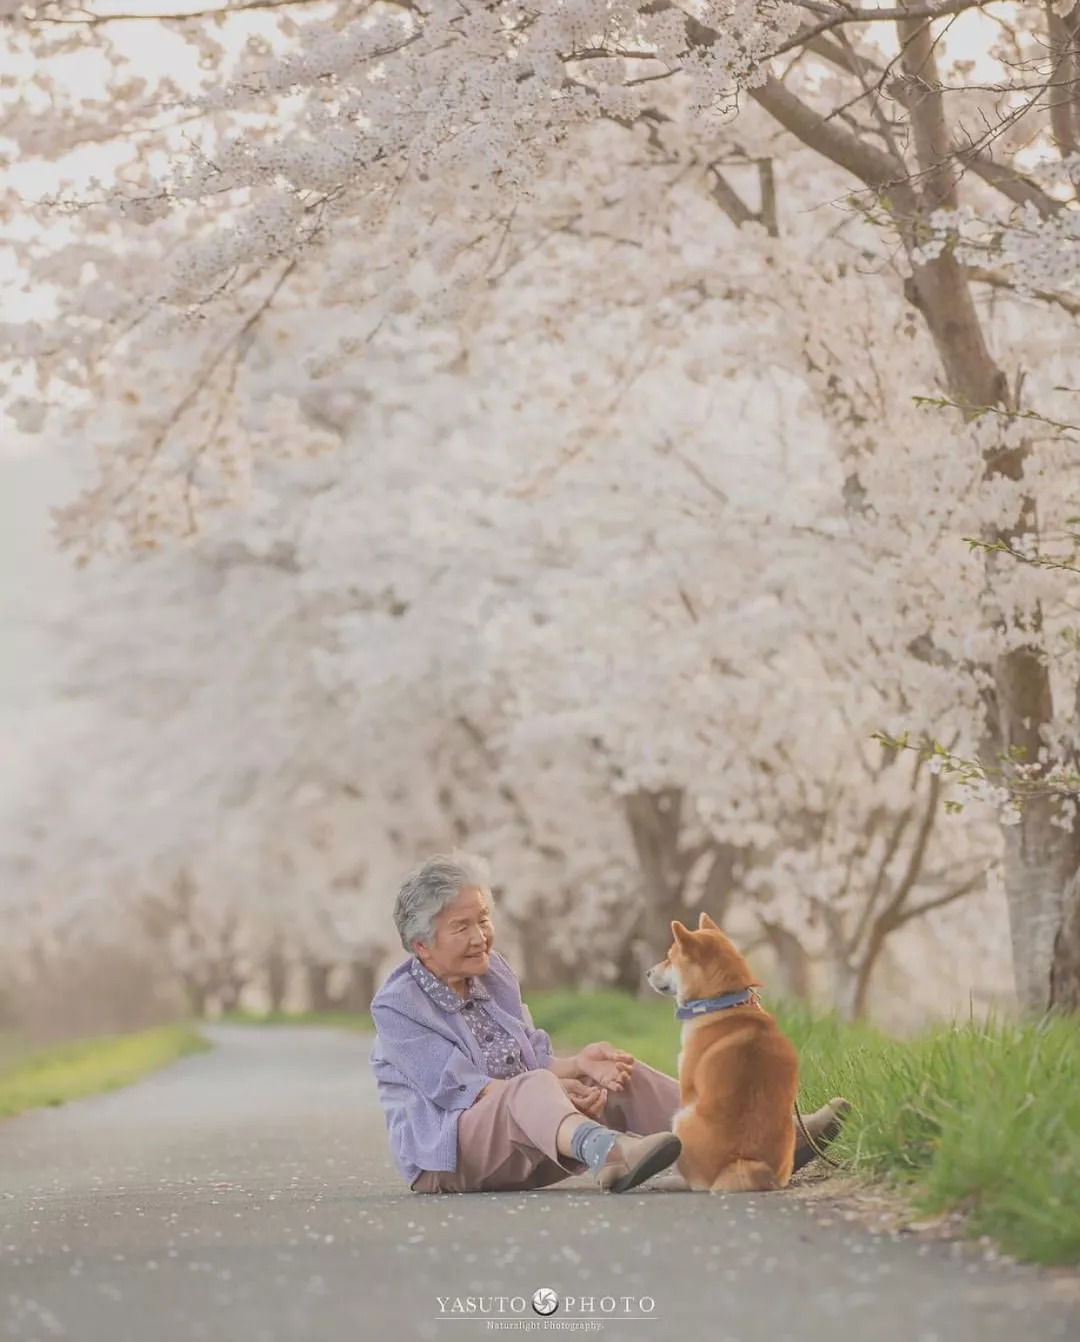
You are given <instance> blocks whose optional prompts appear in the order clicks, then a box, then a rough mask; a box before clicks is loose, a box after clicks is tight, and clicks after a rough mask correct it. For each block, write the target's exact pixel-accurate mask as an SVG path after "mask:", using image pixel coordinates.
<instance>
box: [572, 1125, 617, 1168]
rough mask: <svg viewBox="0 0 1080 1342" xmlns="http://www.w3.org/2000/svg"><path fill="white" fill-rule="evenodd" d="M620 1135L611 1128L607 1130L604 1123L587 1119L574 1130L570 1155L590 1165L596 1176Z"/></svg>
mask: <svg viewBox="0 0 1080 1342" xmlns="http://www.w3.org/2000/svg"><path fill="white" fill-rule="evenodd" d="M618 1135H619V1134H618V1133H617V1132H612V1130H611V1129H610V1128H605V1127H604V1125H603V1123H594V1122H593V1121H592V1119H591V1118H587V1119H586V1120H585V1122H584V1123H579V1124H578V1126H577V1127H576V1128H575V1129H574V1135H573V1137H571V1138H570V1154H571V1155H572V1156H573V1157H574V1159H575V1160H580V1161H581V1162H582V1163H583V1164H585V1165H588V1167H589V1169H590V1170H592V1172H593V1174H595V1173H596V1171H597V1170H598V1169H599V1168H600V1166H601V1165H602V1164H603V1163H604V1161H605V1160H606V1159H607V1153H608V1152H609V1151H610V1150H611V1148H612V1147H613V1146H614V1145H615V1138H616V1137H617V1136H618Z"/></svg>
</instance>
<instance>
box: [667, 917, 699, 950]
mask: <svg viewBox="0 0 1080 1342" xmlns="http://www.w3.org/2000/svg"><path fill="white" fill-rule="evenodd" d="M671 935H672V936H673V937H674V938H675V941H676V944H677V945H679V946H688V945H689V944H690V941H691V939H692V938H693V935H694V934H693V932H691V931H690V929H689V928H688V927H684V926H683V924H682V923H680V922H679V920H678V918H676V919H674V921H673V922H672V924H671Z"/></svg>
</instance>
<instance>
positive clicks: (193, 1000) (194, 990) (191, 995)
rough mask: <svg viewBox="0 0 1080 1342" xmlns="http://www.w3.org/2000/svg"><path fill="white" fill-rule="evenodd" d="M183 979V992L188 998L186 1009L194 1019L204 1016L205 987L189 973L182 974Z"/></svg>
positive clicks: (202, 1018)
mask: <svg viewBox="0 0 1080 1342" xmlns="http://www.w3.org/2000/svg"><path fill="white" fill-rule="evenodd" d="M182 978H183V981H184V993H185V995H186V997H187V1000H188V1010H189V1011H190V1012H191V1014H192V1015H193V1016H194V1017H195V1019H196V1020H204V1019H205V1018H206V997H207V993H206V987H205V985H204V984H202V983H200V982H199V981H198V979H196V978H193V977H192V976H191V975H190V974H184V975H182Z"/></svg>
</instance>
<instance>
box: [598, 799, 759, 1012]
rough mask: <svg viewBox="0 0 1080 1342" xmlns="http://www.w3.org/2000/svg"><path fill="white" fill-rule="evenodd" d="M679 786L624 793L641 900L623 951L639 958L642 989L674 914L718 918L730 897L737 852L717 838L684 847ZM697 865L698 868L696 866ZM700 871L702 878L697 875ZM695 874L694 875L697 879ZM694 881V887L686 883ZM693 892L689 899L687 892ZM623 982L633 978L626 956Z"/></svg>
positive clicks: (692, 919) (685, 918) (691, 919)
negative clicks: (635, 919) (639, 869)
mask: <svg viewBox="0 0 1080 1342" xmlns="http://www.w3.org/2000/svg"><path fill="white" fill-rule="evenodd" d="M684 801H685V793H684V792H683V790H682V789H681V788H674V787H672V788H661V789H660V790H659V791H657V792H646V791H644V790H640V791H638V792H634V793H631V795H630V796H629V797H627V798H626V819H627V824H628V825H629V827H630V837H631V839H632V840H633V843H634V851H635V852H636V853H637V858H638V864H639V866H640V868H641V876H642V887H643V891H644V905H643V908H642V913H641V918H640V919H639V920H638V922H637V924H636V927H635V930H634V933H633V934H632V935H631V938H630V940H631V943H632V944H631V946H630V947H629V948H628V951H627V955H628V956H629V955H633V956H635V957H636V961H637V975H636V986H637V989H638V990H639V991H642V990H645V984H644V975H645V970H646V969H648V967H649V966H650V965H653V964H655V963H656V962H657V960H660V959H662V958H663V956H664V955H665V954H666V953H667V950H668V947H669V946H670V945H671V924H672V921H673V920H674V919H676V918H677V919H679V920H680V921H681V922H686V923H687V924H688V925H691V926H696V925H697V921H698V918H699V917H700V915H701V912H702V911H703V910H704V911H705V912H707V913H708V914H709V915H710V916H711V917H712V918H714V919H715V920H716V921H717V922H718V923H722V921H723V918H724V914H725V913H726V912H727V907H728V904H729V903H730V901H731V893H732V889H733V886H734V866H735V862H736V860H737V858H738V856H739V854H738V853H737V851H736V850H735V849H734V848H731V847H730V846H726V845H725V846H721V845H720V844H715V843H704V844H700V845H698V846H697V847H695V848H691V849H684V848H683V847H682V842H681V841H682V839H683V804H684ZM699 864H701V869H699ZM701 870H704V879H701V878H700V877H701ZM695 878H697V879H695ZM692 884H694V885H696V889H694V890H691V889H690V888H689V887H690V886H691V885H692ZM688 894H693V895H694V896H695V897H694V899H693V901H692V903H687V898H686V897H687V895H688ZM620 977H621V978H622V979H623V981H624V983H625V984H627V985H628V984H629V982H630V980H631V979H632V978H633V973H632V970H631V967H630V961H629V960H627V961H626V963H625V964H623V965H621V966H620Z"/></svg>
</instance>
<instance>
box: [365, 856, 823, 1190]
mask: <svg viewBox="0 0 1080 1342" xmlns="http://www.w3.org/2000/svg"><path fill="white" fill-rule="evenodd" d="M394 922H395V923H396V925H397V930H398V934H399V936H400V937H401V942H402V945H403V946H404V948H405V949H406V950H407V951H408V952H409V953H410V954H409V958H408V959H407V960H406V961H405V962H404V963H403V964H401V965H399V966H398V968H397V969H395V970H394V971H393V972H392V973H391V974H390V975H389V977H388V978H387V979H386V981H385V982H384V983H383V985H382V987H381V988H380V989H379V991H378V992H377V993H376V994H375V998H374V1000H373V1002H372V1004H371V1014H372V1017H373V1018H374V1021H375V1030H376V1039H375V1044H374V1047H373V1049H372V1053H371V1062H372V1068H373V1070H374V1073H375V1079H376V1082H377V1084H378V1089H379V1099H380V1102H381V1104H382V1107H383V1111H384V1113H385V1116H386V1126H387V1130H388V1133H389V1137H390V1147H391V1150H392V1152H393V1156H394V1160H395V1162H396V1164H397V1166H398V1169H399V1170H400V1171H401V1173H402V1175H403V1176H404V1178H405V1180H406V1181H407V1183H408V1184H409V1187H410V1188H411V1189H413V1191H414V1192H417V1193H467V1192H491V1191H494V1190H504V1191H518V1190H521V1189H529V1188H543V1187H545V1186H546V1185H548V1184H552V1183H556V1182H557V1181H558V1180H560V1179H566V1178H569V1177H570V1176H571V1175H575V1174H585V1173H591V1174H592V1176H593V1177H594V1178H595V1180H596V1182H597V1183H598V1184H599V1186H600V1187H601V1188H602V1189H605V1190H607V1191H609V1192H613V1193H621V1192H624V1191H626V1190H627V1189H629V1188H634V1187H635V1186H636V1185H638V1184H640V1183H642V1182H644V1180H646V1179H648V1178H651V1177H652V1175H654V1174H656V1173H658V1172H659V1171H661V1170H663V1169H666V1168H667V1167H668V1166H669V1165H671V1164H672V1163H673V1162H674V1161H675V1160H676V1158H677V1157H678V1155H679V1152H680V1149H681V1148H680V1144H679V1139H678V1138H677V1137H676V1136H674V1135H673V1133H672V1132H671V1121H672V1118H673V1116H674V1114H675V1111H676V1109H677V1108H678V1103H679V1084H678V1082H677V1081H676V1080H675V1079H674V1077H670V1076H665V1075H664V1074H663V1073H662V1072H658V1071H655V1070H654V1069H653V1068H652V1067H648V1066H646V1065H645V1064H644V1063H642V1062H639V1061H637V1060H636V1059H635V1058H633V1057H631V1055H630V1054H629V1053H624V1052H623V1051H622V1050H620V1049H617V1048H613V1047H612V1045H611V1044H608V1043H595V1044H588V1045H587V1046H586V1047H585V1048H583V1049H581V1050H580V1052H578V1053H576V1054H574V1056H573V1057H569V1058H557V1057H555V1056H554V1055H553V1053H552V1049H551V1040H550V1039H549V1038H548V1036H547V1034H545V1032H544V1031H543V1030H538V1029H536V1028H535V1026H534V1025H533V1022H532V1017H531V1016H530V1014H529V1009H528V1007H527V1006H526V1005H525V1003H524V1002H523V1001H522V1000H521V989H520V987H519V986H518V981H517V979H516V978H515V976H514V973H513V971H512V970H511V968H510V966H509V965H508V964H507V962H506V961H505V960H504V959H503V957H502V956H501V955H499V953H498V952H497V951H495V950H494V949H493V945H494V940H495V935H494V928H493V926H492V919H491V892H490V889H489V888H488V882H487V877H486V871H485V867H484V865H483V864H482V863H481V862H479V861H478V860H477V859H475V858H470V857H467V856H461V855H457V856H455V857H453V858H448V857H433V858H430V859H429V860H428V861H427V862H425V863H424V864H423V865H422V866H421V867H419V868H418V869H417V870H416V871H414V872H413V873H412V874H411V875H410V876H409V877H408V878H407V880H406V881H405V883H404V885H403V886H402V887H401V890H400V892H399V894H398V897H397V902H396V904H395V906H394ZM806 1122H807V1126H808V1128H809V1129H810V1134H811V1136H812V1137H813V1138H814V1139H815V1142H817V1143H820V1142H822V1141H827V1140H829V1139H830V1138H831V1136H833V1135H834V1133H835V1130H836V1128H837V1126H838V1119H837V1115H836V1112H835V1110H834V1109H833V1108H832V1107H831V1106H826V1107H825V1109H823V1110H819V1111H818V1113H817V1114H813V1115H811V1116H810V1117H809V1118H808V1119H807V1120H806ZM812 1155H813V1153H812V1151H810V1150H808V1149H806V1148H804V1149H802V1150H800V1151H798V1152H797V1153H796V1167H798V1166H799V1165H802V1164H805V1163H806V1162H807V1160H808V1159H810V1158H812Z"/></svg>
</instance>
